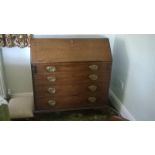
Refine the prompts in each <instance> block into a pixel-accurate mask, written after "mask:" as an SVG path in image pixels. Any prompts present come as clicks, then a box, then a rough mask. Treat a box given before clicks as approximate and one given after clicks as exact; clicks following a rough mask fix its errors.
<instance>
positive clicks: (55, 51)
mask: <svg viewBox="0 0 155 155" xmlns="http://www.w3.org/2000/svg"><path fill="white" fill-rule="evenodd" d="M79 61H111V50H110V45H109V40H108V39H107V38H89V39H86V38H83V39H79V38H77V39H75V38H74V39H60V38H59V39H54V38H50V39H46V38H34V39H32V40H31V62H32V63H47V62H48V63H49V62H79Z"/></svg>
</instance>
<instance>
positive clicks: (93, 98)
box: [88, 97, 96, 103]
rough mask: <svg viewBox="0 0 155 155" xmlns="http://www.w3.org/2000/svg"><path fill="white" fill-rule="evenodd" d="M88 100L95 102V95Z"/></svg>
mask: <svg viewBox="0 0 155 155" xmlns="http://www.w3.org/2000/svg"><path fill="white" fill-rule="evenodd" d="M88 101H89V102H91V103H94V102H96V97H89V98H88Z"/></svg>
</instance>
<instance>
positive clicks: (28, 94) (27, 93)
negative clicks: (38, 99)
mask: <svg viewBox="0 0 155 155" xmlns="http://www.w3.org/2000/svg"><path fill="white" fill-rule="evenodd" d="M26 96H33V92H25V93H15V94H11V97H26Z"/></svg>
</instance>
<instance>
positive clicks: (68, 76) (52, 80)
mask: <svg viewBox="0 0 155 155" xmlns="http://www.w3.org/2000/svg"><path fill="white" fill-rule="evenodd" d="M109 79H110V74H106V75H104V73H100V74H94V73H93V74H91V73H83V72H82V73H78V74H75V73H65V74H64V73H58V74H56V75H46V76H45V75H34V76H33V80H34V83H35V84H36V85H38V84H39V85H54V84H62V85H63V84H73V85H74V84H83V83H100V82H107V81H109Z"/></svg>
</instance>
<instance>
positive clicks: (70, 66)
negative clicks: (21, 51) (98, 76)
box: [32, 62, 111, 75]
mask: <svg viewBox="0 0 155 155" xmlns="http://www.w3.org/2000/svg"><path fill="white" fill-rule="evenodd" d="M92 65H96V66H97V69H96V70H92V69H90V68H89V67H91V66H92ZM48 66H51V67H55V71H54V72H49V71H48V70H47V69H46V67H48ZM32 69H33V70H34V74H44V75H48V74H57V73H60V74H61V73H64V72H65V73H67V74H68V73H74V74H78V73H85V72H87V73H88V72H90V73H91V72H92V73H101V72H104V73H106V72H110V71H111V63H110V62H109V63H105V62H77V63H75V62H67V63H61V62H60V63H41V64H40V63H36V64H32Z"/></svg>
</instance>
